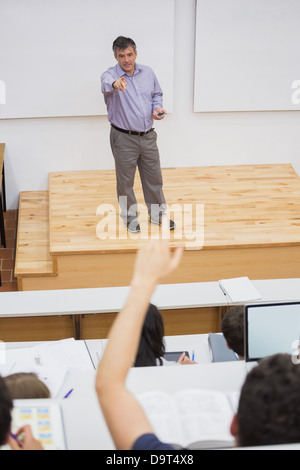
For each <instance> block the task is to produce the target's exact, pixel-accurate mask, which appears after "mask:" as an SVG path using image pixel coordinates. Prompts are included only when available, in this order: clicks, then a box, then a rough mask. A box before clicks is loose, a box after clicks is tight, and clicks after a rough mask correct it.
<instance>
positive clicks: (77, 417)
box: [0, 335, 247, 450]
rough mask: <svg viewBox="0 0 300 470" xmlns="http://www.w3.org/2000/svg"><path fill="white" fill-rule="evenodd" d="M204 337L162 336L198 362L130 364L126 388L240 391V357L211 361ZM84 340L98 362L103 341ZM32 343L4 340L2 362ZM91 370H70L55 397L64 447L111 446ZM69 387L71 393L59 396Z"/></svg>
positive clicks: (244, 370) (242, 365)
mask: <svg viewBox="0 0 300 470" xmlns="http://www.w3.org/2000/svg"><path fill="white" fill-rule="evenodd" d="M207 337H208V335H188V336H174V337H172V336H170V337H166V338H165V342H166V349H167V350H168V351H172V350H173V351H174V350H180V349H184V350H188V351H189V352H190V354H191V353H192V350H194V351H195V360H196V361H198V362H199V363H198V364H194V365H185V366H180V365H175V366H173V367H167V366H166V367H141V368H132V369H131V370H130V372H129V374H128V377H127V387H128V389H129V390H131V391H132V393H134V394H135V395H136V394H140V393H144V392H148V391H151V390H153V391H154V390H161V391H165V392H168V393H174V392H176V391H179V390H183V389H186V388H200V389H211V390H221V391H225V392H236V391H239V390H240V388H241V386H242V384H243V382H244V379H245V377H246V374H247V365H246V364H245V363H244V362H243V361H237V362H228V363H219V364H212V363H210V355H209V351H208V342H207ZM86 343H87V345H88V348H89V352H90V354H91V357H92V359H93V362H94V364H95V365H97V363H98V361H99V359H100V358H101V356H102V354H103V351H104V348H105V346H106V344H107V340H88V341H86ZM34 344H36V343H5V346H6V360H7V362H9V350H10V349H14V348H16V347H20V348H22V347H30V346H33V345H34ZM0 371H1V367H0ZM95 374H96V371H95V370H70V371H69V373H68V374H67V376H66V377H65V380H64V382H63V385H62V387H61V389H60V391H59V393H58V395H57V397H56V398H55V399H54V401H58V402H59V403H60V404H61V406H62V411H63V418H64V423H65V430H66V438H67V444H68V449H104V450H105V449H106V450H109V449H114V446H113V442H112V440H111V437H110V435H109V432H108V430H107V427H106V424H105V422H104V419H103V416H102V413H101V410H100V407H99V404H98V400H97V396H96V392H95ZM71 389H73V392H72V394H71V395H70V396H69V398H67V399H65V400H63V397H64V396H65V395H66V393H67V392H68V391H69V390H71Z"/></svg>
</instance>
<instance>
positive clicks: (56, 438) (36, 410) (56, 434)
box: [1, 400, 67, 450]
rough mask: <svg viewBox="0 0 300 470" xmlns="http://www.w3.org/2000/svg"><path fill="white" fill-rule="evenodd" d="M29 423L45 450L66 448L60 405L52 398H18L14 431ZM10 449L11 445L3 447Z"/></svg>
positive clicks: (13, 425) (13, 423) (15, 403)
mask: <svg viewBox="0 0 300 470" xmlns="http://www.w3.org/2000/svg"><path fill="white" fill-rule="evenodd" d="M27 424H29V425H30V426H31V430H32V433H33V436H34V437H35V438H36V439H38V440H39V441H40V442H41V444H42V446H43V448H44V450H66V449H67V445H66V438H65V431H64V425H63V418H62V412H61V408H60V405H59V404H58V403H53V402H51V401H50V400H16V401H15V402H14V408H13V412H12V427H11V431H12V433H16V432H17V431H18V429H20V428H21V427H22V426H24V425H27ZM1 449H3V450H9V449H10V447H9V446H3V447H1Z"/></svg>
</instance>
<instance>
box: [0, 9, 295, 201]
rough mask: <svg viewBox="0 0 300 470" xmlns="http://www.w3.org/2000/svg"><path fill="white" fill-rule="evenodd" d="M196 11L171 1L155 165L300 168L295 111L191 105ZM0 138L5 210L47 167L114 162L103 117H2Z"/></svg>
mask: <svg viewBox="0 0 300 470" xmlns="http://www.w3.org/2000/svg"><path fill="white" fill-rule="evenodd" d="M195 18H196V0H175V61H174V62H175V70H174V74H175V82H174V89H175V92H174V105H173V113H172V114H170V115H169V116H167V117H166V118H165V120H164V121H162V122H160V123H157V124H156V130H157V131H158V134H159V147H160V153H161V163H162V166H163V167H172V166H177V167H180V166H207V165H238V164H259V163H292V164H293V165H294V168H295V169H296V171H297V172H298V173H299V174H300V137H299V136H300V112H299V111H286V112H252V113H247V112H246V113H204V114H202V113H194V112H193V100H194V94H193V91H194V39H195ZM154 33H155V34H159V32H157V31H155V28H154ZM113 61H114V59H113V57H112V63H113ZM149 65H151V64H149ZM0 78H1V77H0ZM296 79H300V77H295V80H296ZM220 86H222V80H221V79H220ZM99 87H100V85H99ZM0 141H2V142H5V143H6V155H5V158H6V182H7V203H8V208H9V209H12V208H16V207H17V206H18V196H19V192H20V191H30V190H40V189H47V188H48V173H49V172H51V171H67V170H75V171H77V170H91V169H96V170H98V169H110V168H113V167H114V166H113V158H112V156H111V151H110V147H109V124H108V122H107V118H106V117H105V116H99V117H72V118H44V119H11V120H2V121H0Z"/></svg>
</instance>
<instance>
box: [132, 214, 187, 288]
mask: <svg viewBox="0 0 300 470" xmlns="http://www.w3.org/2000/svg"><path fill="white" fill-rule="evenodd" d="M183 250H184V249H183V248H182V247H179V248H176V249H175V251H174V253H173V254H172V252H171V250H170V248H169V228H168V222H167V217H165V216H163V218H162V231H161V237H160V239H152V240H150V242H148V243H147V245H146V246H145V247H144V248H142V249H141V250H140V251H139V253H138V255H137V258H136V263H135V270H134V276H133V279H132V283H131V284H132V285H133V286H134V285H135V284H136V283H139V284H140V283H143V282H144V283H145V284H147V286H150V285H151V284H152V285H154V286H155V285H156V284H157V283H158V282H159V281H160V280H162V279H163V278H164V277H166V276H168V275H169V274H171V273H172V272H173V271H174V270H175V269H176V268H177V266H178V265H179V262H180V260H181V257H182V253H183Z"/></svg>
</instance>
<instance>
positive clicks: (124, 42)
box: [112, 36, 136, 55]
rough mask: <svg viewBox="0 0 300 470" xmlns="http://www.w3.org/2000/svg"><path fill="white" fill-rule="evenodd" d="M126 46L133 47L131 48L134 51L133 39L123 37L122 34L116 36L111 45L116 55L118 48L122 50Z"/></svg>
mask: <svg viewBox="0 0 300 470" xmlns="http://www.w3.org/2000/svg"><path fill="white" fill-rule="evenodd" d="M128 47H133V50H134V51H136V44H135V42H134V40H133V39H131V38H125V37H124V36H119V37H117V39H115V40H114V42H113V46H112V48H113V51H114V55H116V53H117V50H118V49H121V51H122V50H124V49H127V48H128Z"/></svg>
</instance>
